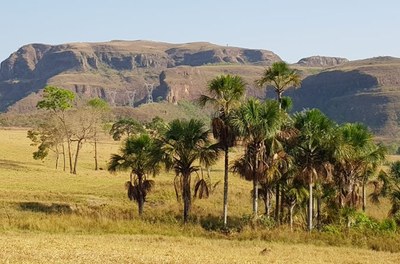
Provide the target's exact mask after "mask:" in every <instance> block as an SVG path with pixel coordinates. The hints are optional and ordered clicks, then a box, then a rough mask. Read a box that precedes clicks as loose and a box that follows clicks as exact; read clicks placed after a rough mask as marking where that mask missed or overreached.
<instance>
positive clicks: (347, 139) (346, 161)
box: [335, 123, 385, 207]
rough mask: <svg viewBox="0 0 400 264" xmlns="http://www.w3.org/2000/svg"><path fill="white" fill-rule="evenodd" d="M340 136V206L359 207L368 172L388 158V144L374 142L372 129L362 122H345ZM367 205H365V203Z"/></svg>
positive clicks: (338, 151)
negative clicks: (358, 191)
mask: <svg viewBox="0 0 400 264" xmlns="http://www.w3.org/2000/svg"><path fill="white" fill-rule="evenodd" d="M338 131H339V135H338V137H337V140H336V155H335V157H336V165H335V166H336V170H335V171H336V172H337V174H336V181H337V183H338V186H339V189H340V196H339V201H340V206H342V207H343V206H344V205H347V206H350V207H355V206H356V205H357V203H358V201H359V200H360V199H358V198H359V196H360V195H359V194H358V193H357V187H359V186H360V185H362V187H363V194H362V195H364V196H365V194H364V190H365V187H364V186H365V183H366V181H367V174H368V173H369V174H371V173H372V172H374V171H375V170H376V169H377V168H378V166H379V165H380V164H381V163H382V161H383V160H384V158H385V148H384V147H383V146H380V145H376V144H375V143H374V142H373V136H372V133H370V132H369V131H368V129H367V128H366V127H365V126H364V125H362V124H359V123H354V124H344V125H343V126H341V127H340V128H339V130H338ZM364 206H365V205H364Z"/></svg>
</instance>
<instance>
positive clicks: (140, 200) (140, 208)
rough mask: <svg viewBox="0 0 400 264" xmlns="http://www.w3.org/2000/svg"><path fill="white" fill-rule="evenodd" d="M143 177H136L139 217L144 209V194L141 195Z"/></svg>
mask: <svg viewBox="0 0 400 264" xmlns="http://www.w3.org/2000/svg"><path fill="white" fill-rule="evenodd" d="M142 182H143V176H142V175H138V192H139V193H138V201H137V202H138V207H139V208H138V209H139V216H142V215H143V207H144V197H143V196H144V193H143V184H142Z"/></svg>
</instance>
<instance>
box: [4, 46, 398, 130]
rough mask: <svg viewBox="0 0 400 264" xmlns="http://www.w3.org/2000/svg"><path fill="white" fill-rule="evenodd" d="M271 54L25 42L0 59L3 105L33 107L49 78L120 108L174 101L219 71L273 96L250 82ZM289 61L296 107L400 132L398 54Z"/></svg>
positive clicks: (195, 92)
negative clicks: (297, 83) (295, 78)
mask: <svg viewBox="0 0 400 264" xmlns="http://www.w3.org/2000/svg"><path fill="white" fill-rule="evenodd" d="M276 61H281V58H280V57H279V56H278V55H276V54H275V53H273V52H272V51H268V50H257V49H246V48H237V47H228V46H219V45H214V44H211V43H206V42H195V43H186V44H169V43H161V42H152V41H140V40H138V41H111V42H104V43H71V44H62V45H55V46H52V45H44V44H30V45H26V46H23V47H21V48H20V49H19V50H18V51H17V52H15V53H13V54H11V55H10V57H9V58H8V59H6V60H5V61H3V62H2V63H1V67H0V111H3V112H4V111H9V112H12V113H26V112H31V111H32V110H34V109H35V105H36V103H37V101H38V100H39V99H40V96H41V95H40V94H41V89H42V88H43V87H44V86H45V85H48V84H51V85H56V86H60V87H64V88H66V89H70V90H72V91H74V92H76V93H77V94H78V95H79V96H82V97H100V98H103V99H105V100H107V101H108V102H109V103H110V104H111V105H113V106H117V107H119V106H135V107H136V106H138V105H140V104H142V103H145V102H151V101H154V102H157V101H163V102H169V103H173V104H177V103H178V102H179V101H190V100H194V99H196V98H198V96H199V95H200V94H202V93H205V91H206V86H207V82H208V81H209V80H211V79H212V78H214V77H215V76H217V75H219V74H239V75H241V76H243V78H244V79H245V81H246V83H247V88H248V89H247V90H248V92H247V93H248V94H247V95H248V96H255V97H258V98H265V97H274V96H275V95H274V94H273V92H272V91H271V90H270V89H267V92H266V91H265V90H263V89H260V88H257V87H255V85H254V81H255V80H256V79H257V78H259V77H260V76H261V74H262V72H263V70H264V69H265V68H266V67H268V66H269V65H271V64H272V63H273V62H276ZM292 67H293V68H295V69H297V70H298V72H299V73H300V74H301V76H302V78H303V83H302V86H301V87H300V88H298V89H296V90H293V89H291V90H289V91H288V92H287V93H286V95H289V96H291V97H292V98H293V100H294V111H298V110H302V109H304V108H312V107H317V108H319V109H321V110H322V111H323V112H325V113H326V114H327V115H328V116H330V117H331V118H333V119H334V120H336V121H338V122H348V121H351V122H354V121H360V122H363V123H365V124H367V125H368V126H369V127H370V128H371V129H372V130H373V131H374V132H375V133H378V134H382V135H388V136H396V135H400V134H399V132H400V131H399V129H398V126H399V123H400V119H399V118H400V100H399V99H400V59H398V58H392V57H378V58H371V59H365V60H359V61H348V60H347V59H344V58H338V57H323V56H312V57H308V58H304V59H301V60H300V61H299V62H298V63H296V64H293V65H292ZM163 107H164V108H165V107H166V105H165V104H164V106H163ZM159 108H160V107H155V108H154V109H159ZM145 109H147V108H145ZM171 109H172V108H171ZM141 111H142V110H141ZM155 111H159V110H155ZM171 111H172V110H171ZM174 111H175V110H174ZM136 112H137V111H136ZM136 112H135V111H133V112H132V113H136ZM147 112H149V111H148V110H146V113H147ZM150 112H151V111H150ZM156 114H157V113H154V115H156ZM138 115H139V114H138Z"/></svg>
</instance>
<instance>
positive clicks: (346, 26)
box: [0, 0, 400, 63]
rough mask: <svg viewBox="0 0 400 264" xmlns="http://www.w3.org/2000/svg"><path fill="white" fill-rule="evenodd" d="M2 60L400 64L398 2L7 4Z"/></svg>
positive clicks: (28, 0)
mask: <svg viewBox="0 0 400 264" xmlns="http://www.w3.org/2000/svg"><path fill="white" fill-rule="evenodd" d="M0 21H2V22H1V26H0V28H1V34H0V61H3V60H5V59H6V58H8V56H9V55H10V54H11V53H12V52H15V51H16V50H18V49H19V48H20V47H21V46H23V45H26V44H30V43H44V44H62V43H70V42H99V41H109V40H138V39H141V40H152V41H163V42H170V43H188V42H196V41H207V42H211V43H215V44H220V45H229V46H235V47H243V48H252V49H266V50H271V51H273V52H274V53H276V54H278V55H279V56H280V57H281V58H282V59H283V60H285V61H287V62H289V63H294V62H297V61H298V60H299V59H301V58H304V57H308V56H313V55H321V56H337V57H344V58H348V59H350V60H356V59H365V58H370V57H376V56H394V57H400V34H399V32H400V1H399V0H380V1H376V0H334V1H323V0H285V1H276V0H275V1H270V0H196V1H191V0H140V1H138V0H67V1H55V0H34V1H33V0H2V2H1V10H0Z"/></svg>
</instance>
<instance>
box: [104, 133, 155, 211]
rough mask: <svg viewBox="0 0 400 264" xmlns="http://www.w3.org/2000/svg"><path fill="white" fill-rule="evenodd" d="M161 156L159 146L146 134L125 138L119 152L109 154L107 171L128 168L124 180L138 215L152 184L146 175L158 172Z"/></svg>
mask: <svg viewBox="0 0 400 264" xmlns="http://www.w3.org/2000/svg"><path fill="white" fill-rule="evenodd" d="M161 158H162V153H161V151H160V146H159V145H157V144H156V142H155V141H154V140H153V139H152V138H150V136H149V135H147V134H141V135H139V136H132V137H129V138H127V139H126V141H125V142H124V146H123V147H122V148H121V154H112V155H111V158H110V161H109V163H108V171H110V172H113V173H114V172H116V171H126V170H130V181H128V182H126V187H127V189H128V198H129V199H131V200H133V201H136V202H137V205H138V210H139V215H142V214H143V206H144V203H145V201H146V196H147V193H148V192H149V191H150V190H151V188H152V187H153V185H154V181H152V180H149V179H147V176H148V174H153V175H155V174H156V173H158V172H159V170H160V161H161Z"/></svg>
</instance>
